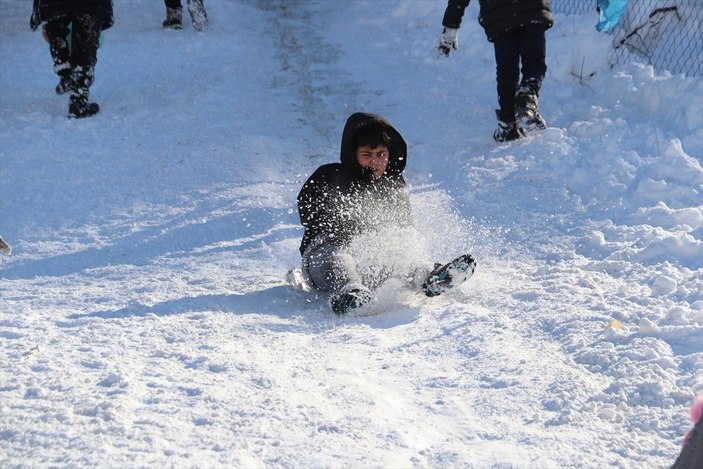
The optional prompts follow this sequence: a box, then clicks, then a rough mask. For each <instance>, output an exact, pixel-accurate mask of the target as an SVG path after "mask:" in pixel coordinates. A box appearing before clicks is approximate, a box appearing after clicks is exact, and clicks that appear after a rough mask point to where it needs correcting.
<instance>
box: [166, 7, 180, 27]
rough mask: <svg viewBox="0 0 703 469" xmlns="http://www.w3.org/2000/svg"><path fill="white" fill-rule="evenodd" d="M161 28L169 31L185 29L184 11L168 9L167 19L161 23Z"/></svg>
mask: <svg viewBox="0 0 703 469" xmlns="http://www.w3.org/2000/svg"><path fill="white" fill-rule="evenodd" d="M161 26H163V27H164V28H169V29H181V28H182V27H183V10H182V9H181V8H168V7H166V19H165V20H164V22H163V23H161Z"/></svg>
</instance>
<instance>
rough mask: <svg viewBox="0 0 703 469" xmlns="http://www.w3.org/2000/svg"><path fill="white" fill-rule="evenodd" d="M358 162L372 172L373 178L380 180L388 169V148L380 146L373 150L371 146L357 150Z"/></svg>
mask: <svg viewBox="0 0 703 469" xmlns="http://www.w3.org/2000/svg"><path fill="white" fill-rule="evenodd" d="M356 162H357V163H359V166H361V167H362V168H368V169H370V170H371V173H372V174H373V177H375V178H376V179H378V178H380V177H381V176H382V175H383V173H384V172H385V171H386V168H387V167H388V147H386V146H385V145H379V146H377V147H376V148H371V147H370V146H369V145H365V146H363V147H359V148H357V149H356Z"/></svg>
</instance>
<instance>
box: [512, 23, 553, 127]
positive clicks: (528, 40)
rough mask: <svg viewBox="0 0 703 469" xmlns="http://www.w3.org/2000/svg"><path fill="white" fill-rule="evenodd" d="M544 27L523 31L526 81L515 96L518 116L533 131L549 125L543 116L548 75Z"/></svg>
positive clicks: (539, 25) (521, 38) (522, 54)
mask: <svg viewBox="0 0 703 469" xmlns="http://www.w3.org/2000/svg"><path fill="white" fill-rule="evenodd" d="M545 55H546V41H545V38H544V26H543V25H541V24H533V25H528V26H525V27H522V28H520V57H521V60H522V80H521V81H520V87H519V88H518V90H517V94H516V96H515V115H516V117H517V119H518V121H519V122H520V124H521V125H522V126H523V127H525V129H527V130H528V131H529V130H537V129H545V128H547V123H546V122H545V121H544V118H543V117H542V115H541V114H540V112H539V104H538V97H539V90H540V88H541V87H542V81H543V80H544V75H545V74H546V73H547V64H546V60H545Z"/></svg>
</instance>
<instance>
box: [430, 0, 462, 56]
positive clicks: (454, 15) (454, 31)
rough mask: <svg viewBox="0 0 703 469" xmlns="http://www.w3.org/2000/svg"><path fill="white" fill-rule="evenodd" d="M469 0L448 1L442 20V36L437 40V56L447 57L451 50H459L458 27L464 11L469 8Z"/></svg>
mask: <svg viewBox="0 0 703 469" xmlns="http://www.w3.org/2000/svg"><path fill="white" fill-rule="evenodd" d="M469 1H470V0H449V3H448V4H447V9H446V10H444V17H443V18H442V26H444V29H443V30H442V34H441V35H440V36H439V39H438V40H437V44H436V45H435V50H436V51H437V53H438V54H441V55H445V56H447V57H449V54H450V53H451V51H452V50H457V49H458V48H459V27H460V26H461V20H462V18H463V17H464V11H465V10H466V7H467V6H469Z"/></svg>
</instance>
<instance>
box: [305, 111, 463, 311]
mask: <svg viewBox="0 0 703 469" xmlns="http://www.w3.org/2000/svg"><path fill="white" fill-rule="evenodd" d="M340 153H341V154H340V159H341V162H340V163H330V164H325V165H322V166H320V167H319V168H318V169H317V170H316V171H315V172H314V173H313V174H312V176H310V178H308V180H307V181H306V182H305V184H304V185H303V188H302V189H301V190H300V193H299V194H298V212H299V214H300V221H301V223H302V224H303V226H304V227H305V232H304V234H303V239H302V242H301V244H300V253H301V254H302V257H303V262H302V264H303V266H302V270H303V275H304V276H305V277H306V279H307V280H308V283H310V284H311V286H313V287H314V288H316V289H318V290H321V291H325V292H330V293H332V296H331V301H330V303H331V306H332V310H333V311H334V312H336V313H338V314H343V313H346V312H348V311H349V310H350V309H353V308H358V307H360V306H362V305H363V304H365V303H367V302H368V301H370V300H371V296H372V295H371V290H372V289H374V288H377V287H378V286H380V284H381V283H383V282H384V281H385V280H387V279H389V278H391V277H397V278H402V279H406V280H407V279H410V280H414V281H415V282H414V283H419V282H422V280H424V283H423V284H422V287H423V290H424V291H425V293H426V294H427V295H428V296H435V295H439V294H440V293H442V292H443V291H444V290H445V289H447V288H452V287H453V286H454V285H456V284H458V283H460V282H462V281H464V280H466V279H468V278H469V277H470V276H471V274H473V271H474V268H475V265H476V263H475V261H474V259H473V257H471V256H470V255H464V256H461V257H459V258H457V259H455V260H454V261H452V262H450V263H449V264H447V265H445V266H439V265H436V266H435V269H434V271H432V272H430V271H431V270H432V268H431V267H429V268H428V267H426V266H424V265H415V266H411V267H410V268H409V269H407V270H405V271H402V272H398V269H397V268H393V266H392V265H390V264H394V262H388V263H385V264H384V265H382V266H380V268H377V269H368V268H367V269H360V268H359V264H360V263H362V262H363V259H362V258H361V257H363V256H361V257H360V256H359V255H358V254H357V253H356V252H355V251H354V250H352V249H351V248H352V245H355V244H359V242H361V243H362V248H361V251H362V252H363V251H367V250H372V249H373V248H374V247H376V248H377V247H378V244H379V242H380V243H381V249H382V250H384V251H386V252H389V251H392V250H393V249H394V248H395V249H396V250H398V248H399V247H400V248H404V247H405V246H406V245H407V242H408V241H409V239H408V236H412V216H411V212H410V200H409V197H408V194H407V192H406V190H405V180H404V179H403V176H402V172H403V170H404V169H405V164H406V162H407V146H406V144H405V141H404V140H403V137H402V136H401V135H400V133H398V131H397V130H396V129H395V128H394V127H393V126H392V125H391V124H390V123H389V122H388V121H387V120H386V119H385V118H383V117H381V116H378V115H375V114H367V113H355V114H352V115H351V116H350V117H349V118H348V119H347V123H346V125H345V127H344V131H343V133H342V144H341V152H340ZM373 245H376V246H373ZM404 254H405V255H406V256H407V255H408V254H409V253H408V252H407V251H406V252H404ZM396 257H397V256H396Z"/></svg>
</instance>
